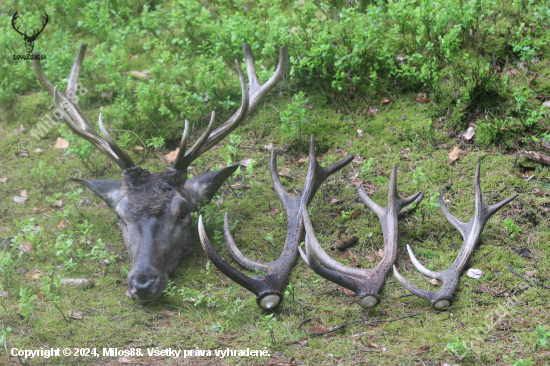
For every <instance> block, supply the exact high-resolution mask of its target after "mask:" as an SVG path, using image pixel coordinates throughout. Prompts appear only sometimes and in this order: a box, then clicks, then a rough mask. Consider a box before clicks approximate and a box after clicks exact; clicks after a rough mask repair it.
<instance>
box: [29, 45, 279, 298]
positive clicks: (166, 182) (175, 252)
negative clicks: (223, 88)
mask: <svg viewBox="0 0 550 366" xmlns="http://www.w3.org/2000/svg"><path fill="white" fill-rule="evenodd" d="M86 46H87V45H86V44H85V43H82V44H81V45H80V49H79V51H78V55H77V57H76V59H75V62H74V64H73V68H72V70H71V74H70V77H69V82H68V85H67V90H66V91H65V92H62V91H59V90H57V87H55V86H54V85H53V84H52V83H51V82H50V81H49V80H48V79H47V78H46V76H45V75H44V72H43V70H42V66H41V64H40V60H39V59H38V58H35V59H34V62H33V66H34V73H35V75H36V77H37V79H38V81H39V82H40V84H41V85H42V87H44V89H46V91H47V92H48V93H49V94H50V95H52V96H53V101H54V105H55V107H56V108H57V110H59V111H60V112H61V113H62V118H63V121H64V122H65V124H66V125H67V126H68V127H69V128H70V129H71V130H72V132H74V133H75V134H76V135H78V136H80V137H82V138H84V139H85V140H87V141H89V142H90V143H91V144H92V145H93V146H94V147H95V148H97V149H98V150H99V151H100V152H101V153H103V154H105V155H106V156H107V157H109V158H110V159H111V160H112V161H113V162H114V163H115V164H117V165H118V166H119V167H120V168H121V169H122V181H121V182H119V181H116V180H81V179H73V180H74V181H75V182H78V183H80V184H82V185H84V186H86V187H88V188H89V189H90V190H92V191H93V192H94V193H95V194H96V195H98V196H99V197H100V198H101V199H102V200H103V201H104V202H105V203H107V205H108V206H109V207H110V208H112V209H113V210H115V212H116V215H117V222H118V226H119V228H120V229H121V231H122V236H123V238H124V243H125V244H126V248H127V250H128V254H129V256H130V261H131V264H132V265H131V268H130V271H129V273H128V276H127V284H128V291H127V295H128V296H130V297H132V298H134V299H136V300H137V301H139V302H141V303H150V302H152V301H155V300H157V299H158V298H159V297H161V296H162V294H163V292H164V289H165V287H166V283H167V281H168V276H169V275H170V274H171V273H172V272H173V271H174V269H175V268H176V266H177V265H178V263H179V262H180V261H181V260H183V259H185V258H187V257H188V256H189V255H190V254H191V252H192V250H193V243H192V241H191V230H190V225H191V217H190V213H191V212H192V211H193V210H195V209H196V207H197V205H198V203H199V202H201V201H203V200H209V199H211V198H212V197H213V196H214V194H215V193H216V191H217V190H218V189H219V188H220V186H221V185H222V184H223V183H224V182H225V180H226V179H227V178H228V177H229V176H230V175H231V174H232V173H233V172H234V171H235V170H237V168H238V165H235V166H231V167H228V168H225V169H221V170H217V171H211V172H206V173H203V174H200V175H198V176H195V177H193V178H191V179H187V168H188V167H189V165H190V164H191V163H192V162H193V161H194V160H195V159H196V158H198V157H199V156H200V155H201V154H202V153H204V152H205V151H207V150H209V149H210V148H212V146H214V145H215V144H217V143H218V142H220V141H221V140H222V139H223V138H224V137H225V136H227V135H229V134H230V133H231V132H232V131H233V130H234V129H235V128H236V127H237V126H238V125H239V124H240V123H241V122H242V121H243V120H244V119H246V117H247V116H248V115H250V113H251V112H252V110H253V109H254V108H255V107H256V106H257V105H258V103H259V101H260V100H261V99H262V97H263V96H265V95H266V94H267V92H269V90H271V89H273V88H274V87H275V86H276V85H277V83H278V82H279V81H280V80H281V79H282V77H283V76H284V73H285V70H286V68H287V62H288V61H287V59H288V55H287V51H286V48H285V47H281V50H280V55H279V65H278V67H277V69H276V70H275V72H274V74H273V76H272V77H271V78H270V79H269V80H268V81H267V82H266V83H265V84H263V85H262V84H260V83H259V80H258V76H257V75H256V70H255V65H254V59H253V57H252V53H251V50H250V46H249V45H248V44H246V43H244V44H243V53H244V57H245V61H246V70H247V74H248V80H249V83H250V87H249V88H247V85H246V79H245V77H244V74H243V72H242V70H241V68H240V65H239V62H238V61H237V60H235V63H236V65H237V71H238V73H239V79H240V82H241V89H242V102H241V106H240V108H239V109H238V110H237V112H235V114H234V115H233V116H232V117H231V118H229V119H228V120H227V121H226V122H224V123H223V124H222V125H221V126H220V127H219V128H217V129H216V130H214V131H212V129H213V125H214V122H215V115H214V112H212V116H211V119H210V123H209V125H208V127H207V129H206V131H205V132H204V133H203V134H202V136H201V137H200V138H199V139H198V140H197V141H196V142H195V144H194V145H193V146H192V147H191V148H189V149H187V143H188V140H189V123H188V121H185V129H184V132H183V137H182V140H181V144H180V150H179V153H178V155H177V157H176V158H175V161H174V163H173V165H172V166H171V167H169V168H167V169H166V170H165V171H164V172H160V173H151V172H149V171H147V170H145V169H142V168H140V167H138V166H135V164H134V163H133V161H132V159H131V157H130V156H129V155H128V154H126V153H125V152H124V151H123V150H122V149H121V148H120V147H119V146H118V145H117V144H116V143H115V142H114V140H113V139H112V138H111V137H110V135H109V133H108V132H107V130H106V129H105V128H104V126H103V122H102V119H101V114H100V115H99V128H100V130H101V133H102V135H103V138H102V137H100V136H99V135H98V134H97V133H96V132H95V131H94V129H93V128H92V125H91V124H90V122H89V120H88V119H87V118H86V116H84V114H83V113H82V111H81V110H80V107H79V106H78V99H77V98H75V92H76V90H77V85H78V77H79V75H80V71H81V69H82V63H83V61H84V55H85V53H86ZM34 53H35V54H37V55H39V54H40V53H39V52H38V51H35V52H34Z"/></svg>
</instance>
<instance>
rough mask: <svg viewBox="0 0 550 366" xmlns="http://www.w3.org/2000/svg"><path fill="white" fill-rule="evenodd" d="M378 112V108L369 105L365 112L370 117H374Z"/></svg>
mask: <svg viewBox="0 0 550 366" xmlns="http://www.w3.org/2000/svg"><path fill="white" fill-rule="evenodd" d="M378 112H380V109H377V108H374V107H369V110H368V111H367V113H368V114H369V116H371V117H376V115H377V114H378Z"/></svg>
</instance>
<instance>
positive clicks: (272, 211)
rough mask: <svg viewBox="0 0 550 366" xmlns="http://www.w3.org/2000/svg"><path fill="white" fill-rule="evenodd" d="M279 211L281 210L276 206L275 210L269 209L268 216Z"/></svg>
mask: <svg viewBox="0 0 550 366" xmlns="http://www.w3.org/2000/svg"><path fill="white" fill-rule="evenodd" d="M279 212H281V211H280V210H279V209H278V208H274V209H273V210H271V211H269V212H268V213H267V214H268V216H275V215H277V214H278V213H279Z"/></svg>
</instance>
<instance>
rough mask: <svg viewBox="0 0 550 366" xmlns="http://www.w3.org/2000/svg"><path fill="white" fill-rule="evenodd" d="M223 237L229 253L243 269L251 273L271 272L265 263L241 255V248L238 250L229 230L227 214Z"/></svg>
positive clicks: (224, 221)
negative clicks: (256, 271) (258, 271)
mask: <svg viewBox="0 0 550 366" xmlns="http://www.w3.org/2000/svg"><path fill="white" fill-rule="evenodd" d="M223 236H224V238H225V242H226V243H227V248H228V249H229V253H231V256H232V257H233V259H235V262H237V263H239V265H240V266H241V267H244V268H246V269H248V270H249V271H254V270H260V271H263V272H267V271H268V270H269V267H268V266H267V265H266V264H265V263H263V262H258V261H253V260H250V259H248V258H247V257H246V256H245V255H244V254H243V253H241V251H240V250H239V248H237V246H236V245H235V241H234V240H233V235H231V230H230V229H229V220H228V218H227V212H226V213H225V216H224V219H223Z"/></svg>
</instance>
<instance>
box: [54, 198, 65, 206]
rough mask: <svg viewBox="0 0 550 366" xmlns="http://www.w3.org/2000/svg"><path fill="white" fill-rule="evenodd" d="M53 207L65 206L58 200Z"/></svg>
mask: <svg viewBox="0 0 550 366" xmlns="http://www.w3.org/2000/svg"><path fill="white" fill-rule="evenodd" d="M53 205H54V206H55V207H61V206H63V201H61V200H57V201H55V202H54V203H53Z"/></svg>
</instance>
